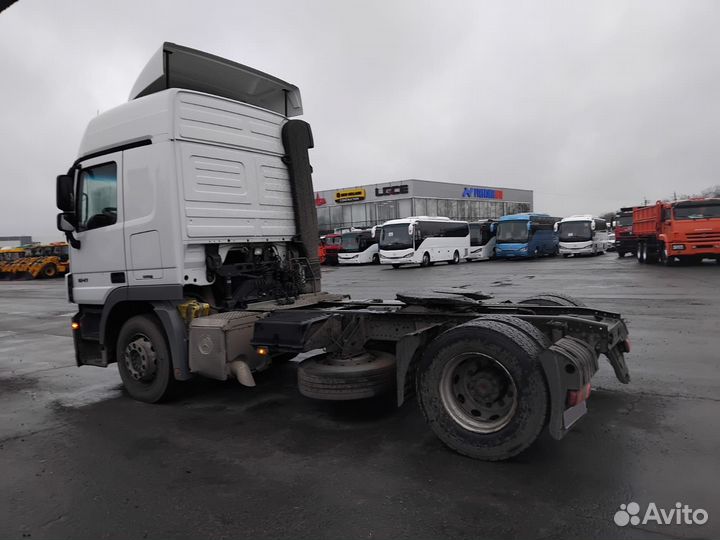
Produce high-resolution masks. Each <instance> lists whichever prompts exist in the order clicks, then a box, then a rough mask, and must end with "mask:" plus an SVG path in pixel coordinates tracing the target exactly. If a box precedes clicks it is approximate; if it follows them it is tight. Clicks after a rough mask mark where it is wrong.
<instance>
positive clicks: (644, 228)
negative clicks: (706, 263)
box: [633, 198, 720, 266]
mask: <svg viewBox="0 0 720 540" xmlns="http://www.w3.org/2000/svg"><path fill="white" fill-rule="evenodd" d="M633 234H634V235H635V236H637V239H638V250H637V259H638V262H640V263H655V262H660V263H662V264H665V265H667V266H670V265H672V264H675V262H677V261H680V262H700V261H702V260H703V259H715V261H716V262H720V199H717V198H714V199H688V200H685V201H673V202H662V201H658V202H657V203H655V204H654V205H652V206H640V207H637V208H635V209H634V210H633Z"/></svg>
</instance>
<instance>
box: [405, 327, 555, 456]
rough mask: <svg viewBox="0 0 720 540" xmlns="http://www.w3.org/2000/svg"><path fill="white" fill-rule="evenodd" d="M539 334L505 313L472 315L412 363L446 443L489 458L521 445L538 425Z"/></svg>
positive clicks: (541, 392)
mask: <svg viewBox="0 0 720 540" xmlns="http://www.w3.org/2000/svg"><path fill="white" fill-rule="evenodd" d="M545 346H547V341H546V338H545V337H544V336H543V335H542V333H541V332H540V331H539V330H537V329H536V328H535V327H534V326H532V325H531V324H530V323H528V322H526V321H522V320H520V319H517V318H515V317H511V316H502V315H500V316H489V317H487V318H479V319H474V320H473V321H470V322H468V323H465V324H462V325H460V326H456V327H455V328H453V329H451V330H448V331H447V332H445V333H444V334H442V335H440V336H439V337H438V338H437V339H435V340H434V341H433V342H432V343H430V345H429V347H428V348H427V349H426V350H425V352H424V354H423V357H422V359H421V361H420V364H419V365H418V378H417V394H418V400H419V403H420V407H421V409H422V411H423V414H424V416H425V418H426V420H427V422H428V424H429V425H430V427H431V428H432V430H433V431H434V432H435V434H436V435H437V436H438V437H439V438H440V440H442V441H443V442H444V443H445V444H446V445H447V446H449V447H450V448H452V449H453V450H455V451H456V452H459V453H461V454H464V455H466V456H470V457H472V458H476V459H483V460H489V461H496V460H502V459H508V458H510V457H513V456H515V455H517V454H519V453H520V452H522V451H523V450H525V449H526V448H528V447H529V446H530V445H531V444H532V443H533V442H534V441H535V440H536V439H537V437H538V435H539V434H540V432H541V431H542V429H543V427H544V426H545V422H546V418H547V414H548V406H549V405H548V389H547V386H546V383H545V379H544V375H543V373H542V368H541V366H540V362H539V356H540V353H541V352H542V351H543V349H544V348H545Z"/></svg>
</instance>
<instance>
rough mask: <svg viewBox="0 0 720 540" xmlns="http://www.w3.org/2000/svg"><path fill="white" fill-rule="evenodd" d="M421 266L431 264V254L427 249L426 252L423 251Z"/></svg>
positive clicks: (424, 266)
mask: <svg viewBox="0 0 720 540" xmlns="http://www.w3.org/2000/svg"><path fill="white" fill-rule="evenodd" d="M420 266H422V267H423V268H426V267H428V266H430V254H429V253H428V252H427V251H426V252H425V253H423V256H422V262H421V263H420Z"/></svg>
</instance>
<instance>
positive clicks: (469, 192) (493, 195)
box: [462, 187, 503, 200]
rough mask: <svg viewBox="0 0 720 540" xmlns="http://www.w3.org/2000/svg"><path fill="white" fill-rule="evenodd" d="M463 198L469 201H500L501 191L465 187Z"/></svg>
mask: <svg viewBox="0 0 720 540" xmlns="http://www.w3.org/2000/svg"><path fill="white" fill-rule="evenodd" d="M462 196H463V197H464V198H471V199H498V200H502V198H503V192H502V189H486V188H474V187H466V188H465V189H464V190H463V195H462Z"/></svg>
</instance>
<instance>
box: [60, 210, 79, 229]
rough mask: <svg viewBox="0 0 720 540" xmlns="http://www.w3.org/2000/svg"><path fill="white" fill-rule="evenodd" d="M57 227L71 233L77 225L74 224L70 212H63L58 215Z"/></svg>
mask: <svg viewBox="0 0 720 540" xmlns="http://www.w3.org/2000/svg"><path fill="white" fill-rule="evenodd" d="M57 228H58V230H59V231H62V232H64V233H71V232H73V231H74V230H75V225H73V222H72V218H71V217H70V215H69V214H66V213H64V212H63V213H60V214H58V215H57Z"/></svg>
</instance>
